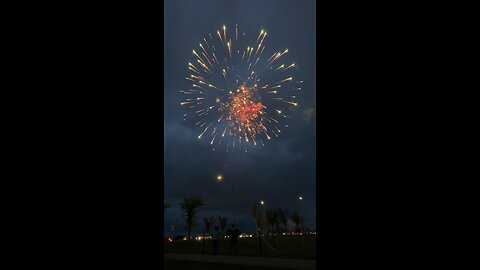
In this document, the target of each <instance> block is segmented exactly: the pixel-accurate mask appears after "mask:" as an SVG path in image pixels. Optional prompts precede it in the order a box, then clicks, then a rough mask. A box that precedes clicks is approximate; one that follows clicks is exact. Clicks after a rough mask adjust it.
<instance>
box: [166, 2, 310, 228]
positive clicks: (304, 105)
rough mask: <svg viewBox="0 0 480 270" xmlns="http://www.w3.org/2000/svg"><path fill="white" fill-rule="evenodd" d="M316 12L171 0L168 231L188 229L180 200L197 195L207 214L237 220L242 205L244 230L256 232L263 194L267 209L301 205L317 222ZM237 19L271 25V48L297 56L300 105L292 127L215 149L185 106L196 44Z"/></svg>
mask: <svg viewBox="0 0 480 270" xmlns="http://www.w3.org/2000/svg"><path fill="white" fill-rule="evenodd" d="M314 12H315V2H314V1H313V0H304V1H293V0H290V1H282V0H276V1H250V0H246V1H243V0H242V1H195V0H189V1H186V0H170V1H165V37H164V39H165V41H164V42H165V51H164V54H165V62H164V68H165V84H164V98H165V99H164V106H165V119H164V128H165V134H164V135H165V139H164V160H165V163H164V167H165V175H164V176H165V183H164V186H165V199H167V200H168V201H170V202H171V203H172V204H173V206H172V208H170V209H168V210H167V212H166V215H165V221H164V223H165V233H168V232H169V231H170V228H171V225H175V231H176V233H180V232H183V231H184V223H183V219H182V215H181V211H180V208H179V205H178V204H179V202H180V201H181V199H182V198H183V196H186V195H192V194H198V195H201V196H202V197H203V198H204V200H205V206H204V207H203V208H202V209H201V211H200V212H199V218H202V217H205V216H211V215H214V216H216V215H218V214H220V215H224V216H227V217H229V218H230V220H232V219H233V216H232V212H233V208H234V207H235V210H236V211H235V212H236V223H237V224H238V225H239V226H240V229H241V230H242V229H243V230H245V231H250V232H252V231H253V230H254V225H253V222H252V217H251V216H250V208H251V205H252V204H253V203H258V201H259V200H260V199H263V200H265V201H266V205H265V207H274V208H278V207H282V208H284V209H287V210H288V211H289V212H291V211H293V210H295V209H296V210H298V211H299V212H300V213H301V214H302V215H303V216H304V217H305V219H306V225H308V226H312V227H314V226H316V224H315V220H314V218H315V216H314V211H315V185H316V178H315V158H316V155H315V139H316V133H315V121H316V115H315V91H316V87H315V85H316V81H315V39H316V38H315V13H314ZM236 23H237V24H238V25H239V27H242V29H245V32H247V31H248V32H257V31H258V30H259V29H267V30H268V37H269V40H268V46H269V47H270V49H271V50H272V51H274V50H280V49H283V48H288V49H289V52H291V54H292V57H293V58H295V63H296V68H297V70H296V76H297V77H299V78H301V79H302V80H303V81H304V84H303V89H302V90H301V93H299V95H298V100H299V101H300V105H299V106H298V107H297V108H295V110H294V111H292V118H291V119H289V123H288V128H284V129H283V130H282V134H281V136H280V138H278V139H274V140H271V141H269V142H268V143H266V144H265V146H257V147H255V148H250V149H249V150H248V152H247V153H245V151H243V150H241V149H236V150H235V149H231V150H230V151H229V152H228V153H226V152H225V150H224V148H218V149H215V151H212V148H211V146H210V144H209V143H208V142H207V141H205V140H198V138H197V137H196V136H197V135H198V130H197V129H195V128H194V127H192V126H191V125H188V124H186V123H184V122H183V114H184V113H185V111H183V109H182V108H181V106H180V104H179V103H180V101H181V99H182V96H181V95H180V93H179V90H181V89H182V88H184V87H186V85H187V81H186V80H185V79H184V77H185V76H186V75H187V74H188V72H187V68H186V64H187V63H188V62H189V61H190V60H191V50H192V48H193V47H194V46H195V45H196V44H198V42H199V41H200V40H201V39H202V38H203V36H204V35H205V34H207V33H209V32H212V31H213V30H214V29H217V28H218V27H220V26H222V25H223V24H227V25H234V24H236ZM217 174H222V175H224V181H222V182H220V183H218V182H217V181H215V177H216V175H217ZM232 182H233V187H232ZM299 194H301V195H302V196H303V197H304V198H305V199H304V200H303V201H299V200H298V195H299ZM234 203H235V205H234ZM199 222H200V219H199Z"/></svg>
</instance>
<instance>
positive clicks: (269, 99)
mask: <svg viewBox="0 0 480 270" xmlns="http://www.w3.org/2000/svg"><path fill="white" fill-rule="evenodd" d="M215 35H216V38H215ZM233 35H235V38H233ZM266 36H267V32H266V31H265V30H261V31H260V33H259V35H258V36H257V37H256V39H255V37H254V40H252V42H251V43H249V42H248V40H247V36H246V35H245V33H243V35H238V25H235V33H234V34H229V33H228V27H226V26H222V28H221V29H219V30H216V31H215V34H214V35H212V34H208V35H207V36H205V38H203V41H202V42H200V43H199V49H197V50H195V49H193V50H192V53H193V56H194V60H195V63H196V64H198V65H194V64H192V63H188V70H189V71H191V72H192V73H191V74H190V75H189V76H187V77H186V79H187V80H189V81H191V84H190V85H191V88H193V89H184V90H181V91H180V92H181V93H183V94H185V95H187V97H186V98H185V99H184V100H183V101H182V102H181V103H180V104H181V105H182V106H185V107H186V108H187V109H189V110H191V112H190V113H187V114H185V115H184V117H185V120H187V119H189V120H190V119H191V120H192V123H194V124H195V126H198V127H199V128H200V129H201V130H199V134H198V136H197V137H198V139H202V138H203V137H209V141H210V144H211V145H214V144H220V143H222V142H223V143H225V144H226V145H227V146H226V151H227V152H228V149H229V147H230V146H231V147H232V148H234V147H235V146H236V145H237V147H238V146H239V145H243V146H245V145H247V144H252V145H257V143H260V144H261V145H264V142H263V140H262V139H267V140H270V139H271V138H273V137H278V136H279V134H280V133H281V129H280V127H282V126H285V127H287V125H286V124H285V123H284V122H282V121H285V119H286V118H287V117H286V114H287V113H288V112H292V110H294V109H295V107H296V106H297V105H298V102H297V100H296V97H295V95H293V94H292V93H294V92H298V91H299V90H300V89H301V87H300V85H299V84H300V83H303V81H296V82H294V81H293V80H294V76H291V74H289V73H291V72H293V71H294V70H295V68H294V67H295V64H294V63H292V62H290V63H278V62H280V61H283V60H282V59H283V57H284V55H286V54H287V53H288V49H285V50H283V51H278V52H275V53H273V54H272V55H271V56H270V57H269V58H268V59H266V57H265V58H262V53H263V51H264V49H265V39H266ZM227 37H228V38H227ZM231 37H232V38H231ZM253 41H254V42H253ZM219 59H221V60H222V61H219ZM259 85H261V86H260V87H259ZM265 90H266V91H265ZM275 115H277V116H282V117H280V119H282V118H283V119H282V121H279V120H277V119H275V118H273V116H275ZM275 117H276V116H275ZM246 150H247V149H246V148H245V152H247V151H246Z"/></svg>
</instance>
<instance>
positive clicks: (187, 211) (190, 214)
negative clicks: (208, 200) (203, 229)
mask: <svg viewBox="0 0 480 270" xmlns="http://www.w3.org/2000/svg"><path fill="white" fill-rule="evenodd" d="M202 205H203V199H202V197H200V196H191V197H184V198H183V201H182V202H180V208H181V209H182V212H183V216H184V218H185V223H186V224H187V230H188V239H190V233H191V231H192V228H194V227H195V225H196V223H195V218H196V216H195V215H196V214H197V210H198V208H199V207H201V206H202Z"/></svg>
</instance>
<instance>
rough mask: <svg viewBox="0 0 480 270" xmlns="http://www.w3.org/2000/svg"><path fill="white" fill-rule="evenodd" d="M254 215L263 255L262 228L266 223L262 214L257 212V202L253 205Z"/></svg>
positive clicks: (260, 250) (259, 246) (260, 251)
mask: <svg viewBox="0 0 480 270" xmlns="http://www.w3.org/2000/svg"><path fill="white" fill-rule="evenodd" d="M252 215H253V220H254V221H255V230H256V234H257V239H258V251H259V253H260V256H261V255H262V228H263V224H264V219H263V217H262V214H261V213H258V212H257V207H256V206H255V204H253V205H252Z"/></svg>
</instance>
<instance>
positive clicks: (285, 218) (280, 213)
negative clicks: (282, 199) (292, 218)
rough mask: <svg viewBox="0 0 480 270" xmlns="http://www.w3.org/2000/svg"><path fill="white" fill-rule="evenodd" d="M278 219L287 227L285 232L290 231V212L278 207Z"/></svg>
mask: <svg viewBox="0 0 480 270" xmlns="http://www.w3.org/2000/svg"><path fill="white" fill-rule="evenodd" d="M278 219H279V220H280V222H282V224H283V226H284V227H285V232H287V231H288V227H287V223H288V213H287V211H283V210H282V209H281V208H279V209H278Z"/></svg>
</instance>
